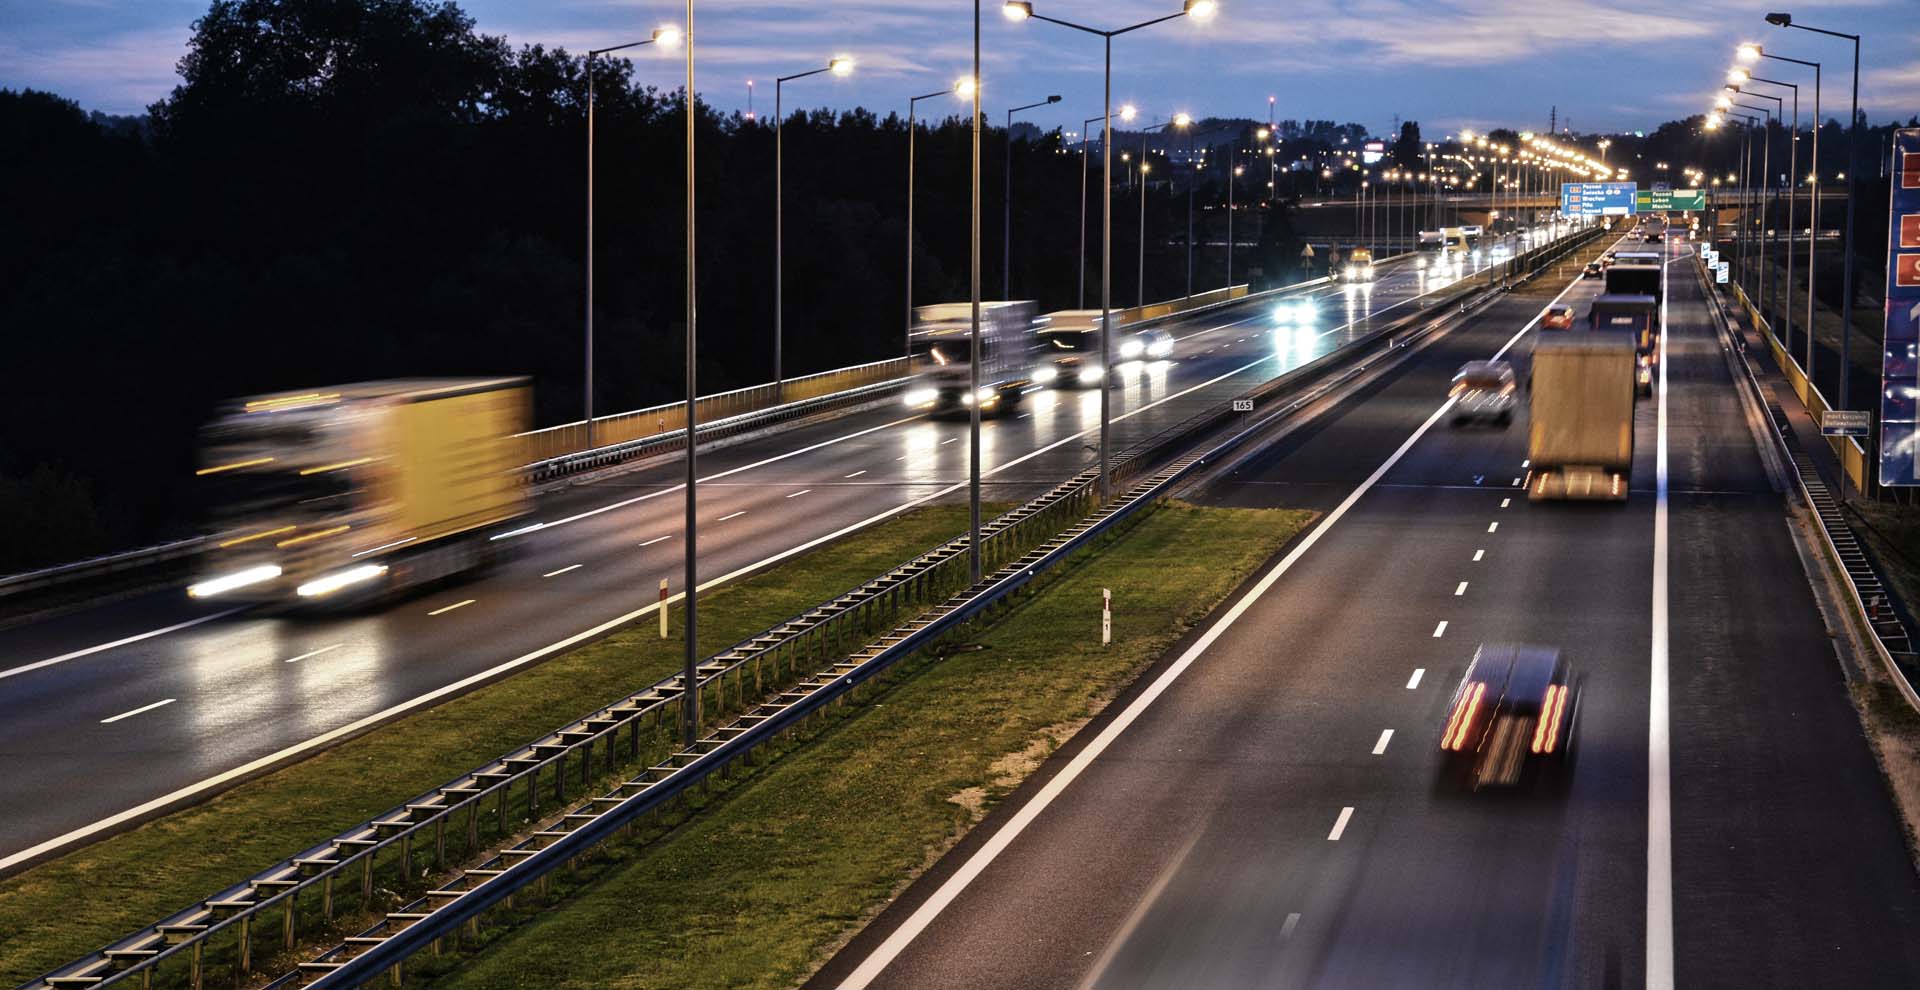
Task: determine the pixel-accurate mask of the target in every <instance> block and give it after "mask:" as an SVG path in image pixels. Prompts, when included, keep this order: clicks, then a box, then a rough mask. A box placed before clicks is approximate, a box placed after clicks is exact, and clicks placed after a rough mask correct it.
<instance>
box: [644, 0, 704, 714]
mask: <svg viewBox="0 0 1920 990" xmlns="http://www.w3.org/2000/svg"><path fill="white" fill-rule="evenodd" d="M659 36H660V33H659V32H658V31H656V32H654V37H655V38H656V39H658V38H659ZM686 41H687V53H686V54H687V92H686V99H687V176H686V181H687V191H686V198H687V261H686V266H687V346H686V350H687V491H686V510H687V523H686V525H687V546H686V550H685V552H684V556H683V558H682V566H683V567H684V568H685V572H686V573H685V574H684V575H683V576H682V578H681V580H682V581H683V582H684V584H683V585H682V587H683V591H682V594H683V595H685V596H686V601H687V608H686V612H687V628H686V642H685V654H684V656H683V657H682V664H683V667H682V670H681V672H680V676H681V678H682V680H681V683H682V685H684V692H685V698H684V703H683V704H682V705H681V706H680V709H681V712H682V713H683V720H684V722H685V725H684V728H683V731H682V732H681V734H680V738H681V739H682V740H683V741H684V742H685V744H686V745H688V746H692V745H693V744H694V742H695V741H696V740H698V739H699V738H700V676H699V675H700V640H699V636H698V632H699V620H698V614H697V608H698V603H699V597H700V558H699V554H698V552H697V551H698V550H699V546H700V540H699V528H700V527H699V515H698V511H697V509H698V504H697V500H696V498H695V495H694V483H695V480H696V477H697V457H696V450H695V445H694V439H695V437H696V433H695V432H694V431H695V427H696V426H697V422H696V420H697V417H698V413H699V409H698V405H699V402H698V395H699V392H698V387H699V381H698V378H697V377H696V374H695V360H694V359H695V351H694V345H695V342H696V341H697V340H698V337H697V335H696V333H695V329H694V328H695V319H696V317H697V316H698V307H697V306H696V305H695V303H696V301H697V298H698V297H697V296H696V294H695V290H694V285H695V283H694V267H693V262H694V251H693V246H694V213H693V202H694V200H693V192H694V186H693V179H694V171H693V134H694V126H695V124H696V122H697V121H698V119H699V116H698V113H699V111H698V106H699V104H698V103H697V102H696V101H695V99H694V90H693V0H687V35H686ZM660 607H661V608H666V607H667V605H666V603H665V602H661V603H660Z"/></svg>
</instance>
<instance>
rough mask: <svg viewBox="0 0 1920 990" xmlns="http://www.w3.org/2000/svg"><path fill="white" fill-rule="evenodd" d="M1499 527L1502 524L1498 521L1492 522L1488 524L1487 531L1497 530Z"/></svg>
mask: <svg viewBox="0 0 1920 990" xmlns="http://www.w3.org/2000/svg"><path fill="white" fill-rule="evenodd" d="M1499 529H1500V524H1499V523H1497V522H1490V523H1488V524H1487V532H1489V533H1493V532H1497V531H1498V530H1499Z"/></svg>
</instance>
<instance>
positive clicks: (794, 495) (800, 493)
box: [786, 488, 813, 498]
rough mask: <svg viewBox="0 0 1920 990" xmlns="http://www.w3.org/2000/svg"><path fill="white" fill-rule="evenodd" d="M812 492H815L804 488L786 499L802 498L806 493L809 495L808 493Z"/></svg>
mask: <svg viewBox="0 0 1920 990" xmlns="http://www.w3.org/2000/svg"><path fill="white" fill-rule="evenodd" d="M810 491H813V489H811V488H802V489H800V490H799V491H797V492H794V493H793V494H791V495H788V496H786V497H787V498H799V497H800V496H802V495H805V494H806V493H808V492H810Z"/></svg>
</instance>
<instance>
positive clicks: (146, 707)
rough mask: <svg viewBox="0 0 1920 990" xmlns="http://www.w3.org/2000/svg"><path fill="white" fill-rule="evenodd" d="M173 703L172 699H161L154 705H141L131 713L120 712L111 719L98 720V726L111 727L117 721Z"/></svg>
mask: <svg viewBox="0 0 1920 990" xmlns="http://www.w3.org/2000/svg"><path fill="white" fill-rule="evenodd" d="M173 702H174V699H172V698H165V699H162V700H160V701H156V702H154V703H153V704H151V705H141V706H140V707H138V708H135V709H134V710H133V711H130V712H121V713H120V714H118V715H115V716H114V717H112V718H103V719H101V720H100V724H101V725H111V724H112V723H114V722H118V721H120V720H121V719H123V718H132V717H134V716H135V715H138V714H140V713H141V712H150V711H153V710H154V709H155V708H164V707H165V706H167V705H171V704H173Z"/></svg>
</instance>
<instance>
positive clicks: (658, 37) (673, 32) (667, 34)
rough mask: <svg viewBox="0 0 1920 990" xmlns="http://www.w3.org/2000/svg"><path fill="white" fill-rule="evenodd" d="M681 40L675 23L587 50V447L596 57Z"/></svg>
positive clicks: (590, 430) (590, 422) (589, 437)
mask: <svg viewBox="0 0 1920 990" xmlns="http://www.w3.org/2000/svg"><path fill="white" fill-rule="evenodd" d="M679 43H680V29H679V28H677V27H674V26H672V25H666V26H664V27H658V28H655V29H654V31H653V36H652V37H650V38H647V39H646V40H644V41H629V42H627V43H626V44H624V45H613V46H611V47H608V48H593V49H589V50H588V51H587V370H586V385H587V388H586V412H587V447H588V448H589V449H591V448H592V447H593V116H594V114H593V107H594V93H593V60H594V59H595V58H596V57H598V56H601V55H605V54H607V53H608V52H617V51H621V50H623V49H627V48H638V47H640V46H641V45H659V46H661V47H662V48H672V47H673V46H675V45H677V44H679Z"/></svg>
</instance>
